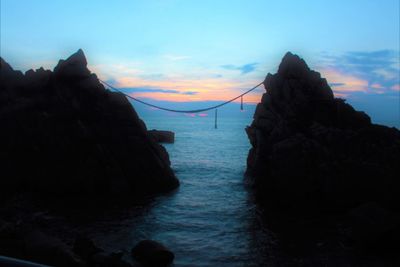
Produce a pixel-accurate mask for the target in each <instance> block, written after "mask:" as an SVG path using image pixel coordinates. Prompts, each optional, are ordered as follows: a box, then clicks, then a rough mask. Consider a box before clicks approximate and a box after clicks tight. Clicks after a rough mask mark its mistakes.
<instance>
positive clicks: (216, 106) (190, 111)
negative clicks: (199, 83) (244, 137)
mask: <svg viewBox="0 0 400 267" xmlns="http://www.w3.org/2000/svg"><path fill="white" fill-rule="evenodd" d="M98 80H99V81H100V82H101V83H102V84H104V85H106V86H107V87H109V88H111V89H113V90H115V91H117V92H119V93H121V94H123V95H125V96H126V97H128V98H130V99H132V100H135V101H136V102H139V103H142V104H143V105H146V106H149V107H153V108H157V109H161V110H165V111H170V112H176V113H199V112H205V111H209V110H213V109H215V128H217V108H219V107H222V106H225V105H226V104H229V103H231V102H233V101H235V100H236V99H238V98H241V109H242V110H243V96H244V95H246V94H248V93H250V92H251V91H253V90H255V89H256V88H257V87H259V86H260V85H261V84H263V82H260V83H259V84H257V85H256V86H254V87H253V88H251V89H250V90H247V91H246V92H244V93H243V94H241V95H238V96H237V97H234V98H232V99H230V100H228V101H225V102H223V103H221V104H218V105H215V106H211V107H208V108H202V109H193V110H177V109H169V108H164V107H160V106H157V105H153V104H150V103H148V102H145V101H143V100H140V99H138V98H136V97H133V96H130V95H128V94H125V93H124V92H122V91H121V90H120V89H118V88H115V87H114V86H112V85H110V84H108V83H106V82H105V81H102V80H100V79H98Z"/></svg>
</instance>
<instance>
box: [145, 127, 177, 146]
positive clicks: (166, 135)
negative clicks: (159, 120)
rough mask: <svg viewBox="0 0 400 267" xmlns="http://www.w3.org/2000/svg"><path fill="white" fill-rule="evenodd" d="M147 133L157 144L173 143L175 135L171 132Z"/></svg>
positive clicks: (155, 131) (154, 131) (151, 131)
mask: <svg viewBox="0 0 400 267" xmlns="http://www.w3.org/2000/svg"><path fill="white" fill-rule="evenodd" d="M148 133H149V134H150V135H151V136H153V138H154V140H156V141H157V142H158V143H174V142H175V133H174V132H171V131H160V130H154V129H153V130H150V131H148Z"/></svg>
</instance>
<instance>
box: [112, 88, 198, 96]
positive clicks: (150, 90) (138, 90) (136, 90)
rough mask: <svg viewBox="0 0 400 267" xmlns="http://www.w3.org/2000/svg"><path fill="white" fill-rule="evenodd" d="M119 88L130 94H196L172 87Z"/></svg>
mask: <svg viewBox="0 0 400 267" xmlns="http://www.w3.org/2000/svg"><path fill="white" fill-rule="evenodd" d="M119 89H120V90H122V91H124V92H126V93H128V94H130V93H143V92H146V93H164V94H181V95H196V94H198V92H196V91H178V90H172V89H160V88H150V87H147V88H146V87H125V88H119Z"/></svg>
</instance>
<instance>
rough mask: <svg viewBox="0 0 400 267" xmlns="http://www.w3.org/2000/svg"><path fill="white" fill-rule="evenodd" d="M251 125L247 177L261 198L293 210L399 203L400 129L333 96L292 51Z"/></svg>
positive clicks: (268, 86)
mask: <svg viewBox="0 0 400 267" xmlns="http://www.w3.org/2000/svg"><path fill="white" fill-rule="evenodd" d="M264 86H265V89H266V93H265V94H264V95H263V97H262V100H261V103H259V104H258V105H257V109H256V111H255V114H254V120H253V122H252V124H251V126H249V127H247V129H246V131H247V134H248V137H249V139H250V142H251V144H252V148H251V150H250V152H249V155H248V159H247V176H248V179H249V181H250V182H251V184H252V185H253V186H254V188H255V190H256V196H257V199H258V201H259V203H261V204H262V205H264V206H266V207H269V208H271V209H275V210H279V211H280V212H283V213H284V212H287V213H288V214H292V215H293V214H294V213H303V214H304V213H305V212H311V213H313V212H314V214H322V213H324V212H333V211H348V210H350V209H352V208H354V207H356V206H359V205H362V204H363V203H371V202H373V203H377V205H379V206H380V207H384V208H385V209H391V210H399V208H400V179H399V177H400V175H399V174H400V164H399V159H400V132H399V131H398V130H397V129H395V128H389V127H385V126H381V125H376V124H372V123H371V120H370V118H369V116H368V115H367V114H365V113H364V112H360V111H356V110H354V108H353V107H352V106H351V105H349V104H347V103H345V101H344V100H343V99H338V98H335V97H334V96H333V93H332V90H331V88H330V87H329V85H328V83H327V81H326V79H324V78H321V75H320V74H319V73H318V72H315V71H312V70H310V69H309V67H308V66H307V64H306V63H305V62H304V60H302V59H301V58H299V57H298V56H297V55H293V54H291V53H290V52H289V53H287V54H286V55H285V56H284V58H283V60H282V62H281V64H280V66H279V70H278V72H277V73H276V74H274V75H271V74H268V75H267V77H266V79H265V81H264Z"/></svg>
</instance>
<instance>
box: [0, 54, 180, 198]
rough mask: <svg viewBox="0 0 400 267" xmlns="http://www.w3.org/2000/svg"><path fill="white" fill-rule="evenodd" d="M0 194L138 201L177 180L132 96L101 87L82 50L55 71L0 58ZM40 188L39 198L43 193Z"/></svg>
mask: <svg viewBox="0 0 400 267" xmlns="http://www.w3.org/2000/svg"><path fill="white" fill-rule="evenodd" d="M0 82H1V88H0V125H1V131H0V147H1V148H2V149H1V151H0V168H1V169H2V176H1V178H0V192H1V193H0V195H2V197H6V196H7V195H11V194H15V193H18V192H29V193H37V194H36V195H37V196H38V197H39V198H43V196H46V197H48V198H52V197H57V198H59V197H60V196H63V197H71V196H74V197H75V196H84V197H86V198H88V197H90V196H93V197H96V196H103V195H107V196H111V197H110V198H107V200H108V201H109V200H112V199H115V198H119V197H130V198H133V199H138V198H142V197H146V196H149V195H153V194H157V193H162V192H166V191H169V190H172V189H174V188H176V187H177V186H178V185H179V182H178V180H177V178H176V177H175V175H174V173H173V171H172V169H171V168H170V162H169V156H168V153H167V151H166V150H165V149H164V147H162V146H161V145H160V144H158V143H157V142H156V141H155V140H154V139H153V137H152V136H151V135H150V134H148V133H147V130H146V126H145V125H144V123H143V121H142V120H140V118H139V116H138V115H137V113H136V111H135V110H134V108H133V107H132V105H131V104H130V102H129V101H128V100H127V99H126V98H125V96H123V95H122V94H120V93H114V92H110V91H109V90H106V89H105V88H104V87H103V85H102V84H101V83H100V82H99V81H98V79H97V77H96V75H95V74H91V73H90V71H89V70H88V69H87V61H86V57H85V55H84V53H83V51H82V50H79V51H78V52H77V53H75V54H73V55H71V56H70V57H69V58H68V59H66V60H60V62H59V64H58V65H57V66H56V67H55V68H54V71H53V72H51V71H45V70H44V69H42V68H41V69H38V70H36V71H33V70H29V71H27V72H26V73H25V75H24V74H22V73H20V72H17V71H14V70H13V69H12V68H11V66H10V65H9V64H8V63H6V62H5V61H4V60H3V59H1V69H0ZM40 194H41V196H40Z"/></svg>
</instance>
